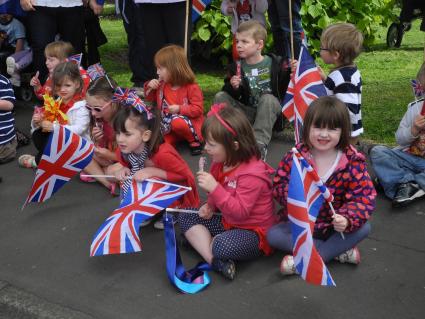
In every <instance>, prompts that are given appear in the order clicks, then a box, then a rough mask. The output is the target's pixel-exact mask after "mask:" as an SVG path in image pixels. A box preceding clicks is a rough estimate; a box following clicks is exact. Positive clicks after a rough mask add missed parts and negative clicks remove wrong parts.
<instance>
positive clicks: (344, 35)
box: [320, 23, 363, 65]
mask: <svg viewBox="0 0 425 319" xmlns="http://www.w3.org/2000/svg"><path fill="white" fill-rule="evenodd" d="M320 42H321V44H322V46H324V49H326V50H328V51H329V52H331V53H334V52H338V53H339V61H340V62H341V63H342V64H343V65H348V64H351V63H353V61H354V59H355V58H356V57H358V56H359V54H360V52H361V50H362V46H363V34H362V33H361V32H360V31H359V30H358V29H357V28H356V26H355V25H354V24H351V23H335V24H332V25H330V26H328V27H327V28H326V29H325V30H324V31H323V33H322V36H321V37H320Z"/></svg>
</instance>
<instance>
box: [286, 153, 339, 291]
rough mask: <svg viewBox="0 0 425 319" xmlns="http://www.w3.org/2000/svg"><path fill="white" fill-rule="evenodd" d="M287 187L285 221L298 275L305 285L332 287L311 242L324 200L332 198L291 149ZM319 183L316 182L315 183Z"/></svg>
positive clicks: (310, 168) (297, 154) (331, 280)
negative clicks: (288, 226)
mask: <svg viewBox="0 0 425 319" xmlns="http://www.w3.org/2000/svg"><path fill="white" fill-rule="evenodd" d="M292 158H293V161H292V168H291V177H290V181H289V187H288V202H287V210H288V218H289V221H290V223H291V232H292V244H293V256H294V263H295V267H296V269H297V272H298V273H299V274H300V276H301V277H302V278H303V279H304V280H306V281H307V282H309V283H312V284H315V285H322V286H335V282H334V281H333V279H332V276H331V274H330V273H329V271H328V269H327V267H326V265H325V263H324V262H323V260H322V257H320V255H319V253H318V252H317V250H316V247H315V246H314V242H313V231H314V224H315V222H316V218H317V214H318V213H319V210H320V207H321V206H322V204H323V201H324V199H326V200H328V201H331V200H332V199H333V197H332V195H331V194H330V192H329V190H328V189H327V188H326V186H325V185H323V183H322V182H321V181H320V178H318V176H317V174H316V173H315V172H314V170H313V168H312V167H311V166H310V164H308V162H307V161H306V160H305V159H304V158H303V157H302V156H301V154H299V153H298V151H296V150H293V157H292ZM319 181H320V182H319Z"/></svg>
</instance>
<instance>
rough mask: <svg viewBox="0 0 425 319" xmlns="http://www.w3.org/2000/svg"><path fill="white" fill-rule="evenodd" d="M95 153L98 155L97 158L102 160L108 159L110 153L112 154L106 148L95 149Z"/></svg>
mask: <svg viewBox="0 0 425 319" xmlns="http://www.w3.org/2000/svg"><path fill="white" fill-rule="evenodd" d="M94 153H95V154H96V155H97V156H99V157H102V158H107V156H108V155H109V153H110V150H108V149H107V148H104V147H97V146H96V147H95V148H94Z"/></svg>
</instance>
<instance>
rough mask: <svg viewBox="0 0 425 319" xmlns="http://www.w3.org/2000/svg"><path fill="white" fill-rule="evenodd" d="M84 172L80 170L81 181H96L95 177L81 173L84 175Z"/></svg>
mask: <svg viewBox="0 0 425 319" xmlns="http://www.w3.org/2000/svg"><path fill="white" fill-rule="evenodd" d="M85 174H86V173H84V172H81V173H80V180H81V181H82V182H84V183H94V182H96V179H94V178H93V177H90V176H83V175H85Z"/></svg>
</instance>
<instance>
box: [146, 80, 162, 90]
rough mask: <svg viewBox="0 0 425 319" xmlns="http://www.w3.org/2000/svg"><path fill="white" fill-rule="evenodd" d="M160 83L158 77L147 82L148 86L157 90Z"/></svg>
mask: <svg viewBox="0 0 425 319" xmlns="http://www.w3.org/2000/svg"><path fill="white" fill-rule="evenodd" d="M160 84H161V82H159V80H158V79H153V80H150V81H149V83H148V88H149V89H151V90H157V89H158V88H159V85H160Z"/></svg>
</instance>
